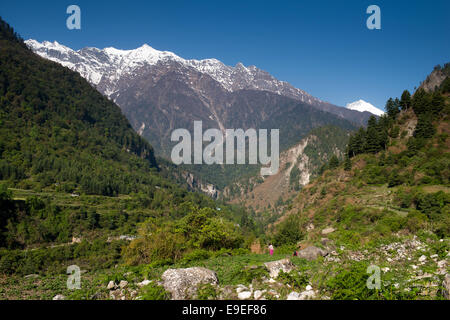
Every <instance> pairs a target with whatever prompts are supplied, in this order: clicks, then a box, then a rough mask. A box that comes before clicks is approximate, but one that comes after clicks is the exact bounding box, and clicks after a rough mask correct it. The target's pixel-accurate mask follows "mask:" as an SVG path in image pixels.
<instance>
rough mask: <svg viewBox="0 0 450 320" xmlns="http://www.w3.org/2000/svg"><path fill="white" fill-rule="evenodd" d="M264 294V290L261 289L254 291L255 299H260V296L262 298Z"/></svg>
mask: <svg viewBox="0 0 450 320" xmlns="http://www.w3.org/2000/svg"><path fill="white" fill-rule="evenodd" d="M262 295H263V292H262V291H261V290H256V291H255V292H254V293H253V298H255V300H259V298H261V297H262Z"/></svg>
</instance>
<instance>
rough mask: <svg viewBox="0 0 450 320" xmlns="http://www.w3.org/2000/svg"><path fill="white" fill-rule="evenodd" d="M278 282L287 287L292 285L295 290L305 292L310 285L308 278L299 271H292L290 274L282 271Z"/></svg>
mask: <svg viewBox="0 0 450 320" xmlns="http://www.w3.org/2000/svg"><path fill="white" fill-rule="evenodd" d="M277 280H278V281H280V282H281V283H283V284H285V285H290V286H291V287H292V289H294V290H296V289H297V290H303V289H304V288H305V286H306V285H307V284H308V283H309V279H308V276H307V275H306V274H304V273H300V272H298V271H291V272H289V273H287V272H284V271H283V270H281V271H280V273H279V274H278V277H277Z"/></svg>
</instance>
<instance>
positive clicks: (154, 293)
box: [140, 282, 170, 300]
mask: <svg viewBox="0 0 450 320" xmlns="http://www.w3.org/2000/svg"><path fill="white" fill-rule="evenodd" d="M140 296H141V297H142V300H169V299H170V293H168V292H167V291H166V290H165V289H164V287H163V286H160V285H157V284H155V283H154V282H152V283H150V284H148V285H146V286H145V287H143V288H142V289H141V294H140Z"/></svg>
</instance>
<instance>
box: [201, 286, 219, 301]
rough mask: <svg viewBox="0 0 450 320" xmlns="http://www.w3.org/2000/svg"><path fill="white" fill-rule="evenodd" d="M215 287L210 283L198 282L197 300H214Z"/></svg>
mask: <svg viewBox="0 0 450 320" xmlns="http://www.w3.org/2000/svg"><path fill="white" fill-rule="evenodd" d="M217 295H218V293H217V289H216V287H214V286H213V285H212V284H210V283H205V284H200V285H199V287H198V289H197V299H198V300H216V299H217Z"/></svg>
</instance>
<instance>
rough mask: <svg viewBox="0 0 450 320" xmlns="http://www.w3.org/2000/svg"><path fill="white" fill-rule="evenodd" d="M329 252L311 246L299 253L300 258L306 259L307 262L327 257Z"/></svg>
mask: <svg viewBox="0 0 450 320" xmlns="http://www.w3.org/2000/svg"><path fill="white" fill-rule="evenodd" d="M327 254H328V252H327V251H326V250H324V249H321V248H318V247H315V246H310V247H307V248H305V249H303V250H300V251H299V252H298V257H299V258H304V259H306V260H310V261H311V260H316V259H317V258H318V257H319V256H322V257H325V256H326V255H327Z"/></svg>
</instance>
